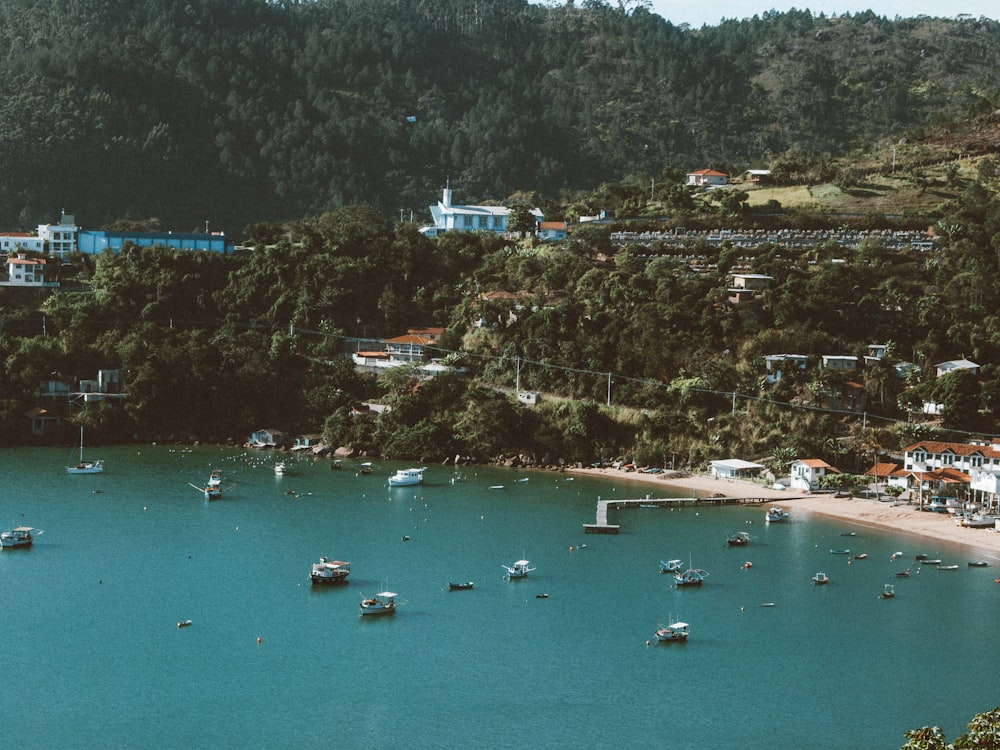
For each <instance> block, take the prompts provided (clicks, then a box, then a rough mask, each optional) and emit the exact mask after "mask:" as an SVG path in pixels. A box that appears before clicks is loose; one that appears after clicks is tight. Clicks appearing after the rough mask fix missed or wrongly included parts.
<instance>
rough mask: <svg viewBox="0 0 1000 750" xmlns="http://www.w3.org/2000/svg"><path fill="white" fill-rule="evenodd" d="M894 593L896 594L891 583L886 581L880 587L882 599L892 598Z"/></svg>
mask: <svg viewBox="0 0 1000 750" xmlns="http://www.w3.org/2000/svg"><path fill="white" fill-rule="evenodd" d="M895 595H896V587H895V586H893V585H892V584H891V583H887V584H886V585H885V586H883V587H882V598H883V599H892V598H893V597H894V596H895Z"/></svg>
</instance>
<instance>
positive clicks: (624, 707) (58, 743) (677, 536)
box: [0, 446, 1000, 750]
mask: <svg viewBox="0 0 1000 750" xmlns="http://www.w3.org/2000/svg"><path fill="white" fill-rule="evenodd" d="M92 457H93V458H104V459H105V462H106V467H107V469H106V473H105V474H103V475H100V476H92V477H79V476H77V477H70V476H68V475H66V474H65V472H64V470H63V468H62V467H63V465H64V464H65V462H66V460H67V459H66V456H65V455H63V453H62V452H61V451H49V450H31V449H22V450H9V451H4V452H3V453H0V486H2V487H3V490H2V494H0V523H2V525H4V526H6V525H7V524H8V523H10V524H12V525H20V524H27V525H30V526H33V527H35V528H37V529H41V530H43V533H42V534H41V535H40V536H38V537H37V541H36V544H35V546H34V547H33V548H32V549H29V550H3V551H2V553H0V586H2V590H3V593H4V597H3V599H4V605H3V607H2V608H0V632H2V634H3V643H4V644H5V648H6V654H5V657H6V662H7V664H8V669H7V675H6V679H5V680H4V683H5V684H4V689H3V691H2V697H0V715H2V716H4V717H6V720H7V721H8V722H10V723H11V724H13V725H15V726H16V727H17V728H18V729H19V731H23V732H27V733H28V734H29V735H30V742H28V743H27V744H28V746H31V747H38V748H55V747H60V748H64V747H84V746H87V747H125V746H130V747H179V746H182V745H183V746H188V747H213V748H216V747H233V748H237V747H239V748H243V747H264V746H267V747H269V748H309V747H348V748H374V747H409V748H459V747H463V748H464V747H468V746H470V745H473V746H479V747H491V748H529V747H530V748H562V747H575V748H579V747H594V748H602V747H610V746H621V747H627V748H654V747H655V748H660V747H663V746H669V747H673V748H720V747H732V746H737V747H741V748H838V749H839V750H843V749H844V748H866V749H867V748H898V747H899V746H900V745H902V744H903V741H904V740H903V732H904V731H905V730H906V729H910V728H914V727H918V726H923V725H927V724H936V725H939V726H941V727H943V728H944V730H945V732H946V734H947V735H948V736H949V737H954V736H955V735H957V734H958V733H959V732H961V731H962V730H963V729H964V727H965V725H966V724H967V723H968V721H969V720H970V719H971V718H972V717H973V715H974V714H976V713H978V712H981V711H985V710H988V709H990V708H993V707H994V706H995V705H996V704H997V702H998V701H997V697H996V695H995V692H994V688H995V678H994V677H993V675H992V671H993V668H992V662H993V660H992V658H991V656H992V655H991V653H990V651H989V648H988V646H987V647H986V648H984V645H985V644H986V643H988V640H989V638H990V636H991V634H992V631H993V629H994V627H995V625H996V622H997V614H998V602H1000V585H997V584H995V583H994V582H993V578H994V577H995V576H997V575H998V571H997V567H996V565H995V564H994V565H992V566H991V567H989V568H985V569H982V568H967V567H966V565H965V563H966V561H967V560H968V559H969V553H967V552H964V551H963V550H962V549H961V548H954V547H952V548H949V547H946V546H944V545H940V544H938V545H934V544H928V543H926V542H922V541H916V540H914V539H912V538H905V537H902V536H899V535H892V534H889V533H881V532H876V531H872V530H867V529H862V528H857V529H856V531H857V533H858V535H857V536H855V537H844V536H841V533H842V532H845V531H848V530H850V527H848V526H847V525H845V524H832V523H829V522H823V521H820V520H809V521H806V520H805V519H804V518H801V517H799V518H796V517H795V516H794V515H793V519H792V522H791V523H788V524H782V525H772V526H767V525H765V524H764V523H763V520H762V519H763V510H762V509H761V508H758V507H744V508H700V509H691V508H688V509H684V510H673V511H671V510H666V509H635V510H621V511H612V513H611V519H610V520H611V521H612V522H615V523H620V524H621V525H622V532H621V534H619V535H617V536H601V535H584V534H583V531H582V524H584V523H592V522H593V520H594V513H595V508H596V502H597V499H598V498H599V497H603V498H605V499H608V498H613V497H616V496H617V497H621V498H627V497H636V496H642V495H644V494H645V493H646V492H648V491H649V490H648V488H644V487H642V486H639V485H629V484H627V483H624V482H622V483H615V482H612V481H602V480H596V479H590V478H580V477H578V478H575V479H574V480H573V481H567V477H566V476H565V475H561V474H553V473H543V472H531V473H529V472H514V471H510V470H502V469H492V468H478V469H469V470H466V477H465V479H464V481H461V482H457V483H454V484H453V483H451V482H450V478H451V476H452V472H451V470H450V469H448V468H444V467H436V466H431V467H429V468H428V470H427V473H426V484H425V485H423V486H420V487H410V488H393V489H390V488H388V487H387V486H386V482H385V479H386V478H387V477H388V475H389V474H391V473H392V472H393V471H394V470H395V469H396V468H402V465H401V464H391V463H385V464H379V465H378V466H377V468H376V471H375V473H374V474H373V475H371V476H358V475H357V474H356V473H355V468H356V464H352V463H351V462H345V463H344V467H345V468H344V469H343V470H341V471H331V470H330V468H329V462H327V461H316V462H312V461H310V460H304V461H299V462H297V463H296V464H295V465H294V471H295V473H294V474H293V475H289V476H284V477H275V475H274V472H273V470H272V468H271V467H272V464H273V460H274V458H273V457H272V456H270V455H269V454H267V453H249V454H248V453H244V452H242V451H233V450H229V449H217V448H194V449H190V450H188V449H184V450H182V449H175V448H168V447H156V446H152V447H142V448H112V449H103V450H101V451H98V452H94V453H93V456H92ZM212 468H222V469H224V470H225V472H226V476H227V478H228V480H229V481H230V482H232V483H234V484H235V487H232V488H230V489H229V490H228V491H227V493H226V496H225V498H224V499H223V500H219V501H215V502H207V501H205V500H204V499H203V498H202V496H201V495H200V494H199V493H198V492H196V491H195V490H194V489H192V488H191V487H190V486H189V484H188V483H189V482H190V483H194V484H197V483H199V482H203V481H204V479H205V478H206V477H207V476H208V473H209V471H210V469H212ZM519 479H520V480H527V481H517V480H519ZM491 485H503V489H489V487H490V486H491ZM94 490H100V492H99V493H95V492H94ZM741 530H748V531H750V533H751V534H752V536H753V539H752V541H751V543H750V546H749V547H746V548H729V547H727V546H726V544H725V540H726V537H727V536H728V535H729V534H731V533H733V532H735V531H741ZM984 533H985V532H984ZM404 537H409V540H408V541H404V540H403V538H404ZM580 545H586V546H585V547H583V548H579V546H580ZM571 547H573V548H574V550H573V551H571V550H570V548H571ZM844 547H850V548H851V549H852V550H853V551H854V552H866V553H868V555H869V557H868V559H866V560H853V555H851V556H842V555H830V554H829V550H830V549H839V548H844ZM896 551H901V552H903V553H904V555H903V557H902V558H900V559H899V560H897V561H892V560H891V559H890V558H891V555H892V554H893V552H896ZM919 552H924V553H929V554H931V555H932V556H935V557H940V558H942V559H944V560H945V562H954V563H959V564H960V566H961V567H960V568H959V570H957V571H954V572H944V571H938V570H934V569H921V572H920V573H919V574H916V571H917V570H918V569H920V568H918V566H917V564H916V563H914V561H913V558H914V555H915V554H917V553H919ZM323 555H325V556H328V557H332V558H338V559H345V560H350V561H351V566H352V573H351V577H350V579H349V583H347V584H346V585H343V586H338V587H331V588H322V589H316V588H313V587H311V586H310V584H309V580H308V571H309V566H310V563H311V562H313V561H315V560H317V559H318V558H319V557H320V556H323ZM522 557H525V558H527V559H529V560H531V562H532V564H533V565H534V566H535V567H536V568H537V570H536V571H535V572H534V573H532V574H531V576H529V577H528V578H527V579H525V580H520V581H507V580H505V579H504V578H503V572H504V571H503V570H502V568H501V567H500V565H501V563H511V562H513V561H514V560H517V559H519V558H522ZM673 557H678V558H682V559H684V560H685V561H687V560H690V561H691V562H693V563H694V565H695V566H696V567H701V568H704V569H705V570H707V571H708V572H709V577H708V579H707V581H706V583H705V585H704V586H703V587H701V588H700V589H676V588H674V587H673V586H671V580H670V578H669V577H668V576H664V575H661V574H660V573H659V568H658V563H659V561H660V560H661V559H667V558H673ZM747 560H749V561H752V563H753V567H752V568H750V569H749V570H745V569H743V567H742V564H743V562H744V561H747ZM906 566H909V567H911V569H913V570H914V573H915V575H913V576H911V577H910V578H908V579H897V578H895V577H894V576H893V575H892V574H893V572H894V571H895V570H898V569H902V568H903V567H906ZM820 570H822V571H825V572H826V573H828V574H829V575H830V578H831V582H830V584H829V585H827V586H824V587H815V586H813V585H812V584H811V582H810V579H811V577H812V575H813V574H814V573H815V572H817V571H820ZM449 580H452V581H460V580H461V581H465V580H473V581H475V584H476V585H475V588H474V589H473V590H470V591H449V590H448V587H447V583H448V581H449ZM886 582H889V583H894V584H895V585H896V593H897V596H896V598H895V599H892V600H882V599H880V598H879V594H880V593H881V591H882V586H883V584H884V583H886ZM385 587H388V588H390V589H391V590H393V591H396V592H398V593H399V602H400V606H399V611H398V612H397V613H396V614H395V615H393V616H390V617H385V618H365V619H362V618H360V617H359V614H358V611H359V610H358V603H359V601H360V599H361V598H362V596H363V595H365V594H371V593H374V592H377V591H381V590H382V589H383V588H385ZM539 593H545V594H548V598H545V599H540V598H536V594H539ZM763 602H773V603H774V605H775V606H773V607H761V606H760V604H761V603H763ZM671 617H673V618H676V619H682V620H684V621H686V622H688V623H690V624H691V636H690V639H689V641H688V642H687V643H664V644H659V643H657V642H656V641H655V638H654V637H653V631H654V629H655V628H656V626H657V624H659V623H666V622H667V621H669V620H670V619H671ZM184 619H191V620H192V621H193V625H192V626H191V627H188V628H183V629H178V628H177V622H178V621H180V620H184ZM258 639H260V640H259V642H258ZM650 640H652V643H650V644H649V645H647V641H650Z"/></svg>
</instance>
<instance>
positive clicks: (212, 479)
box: [205, 469, 222, 487]
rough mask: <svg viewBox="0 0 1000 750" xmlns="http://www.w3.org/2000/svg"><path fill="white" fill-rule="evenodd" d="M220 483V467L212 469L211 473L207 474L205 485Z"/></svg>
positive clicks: (211, 485) (210, 485) (215, 485)
mask: <svg viewBox="0 0 1000 750" xmlns="http://www.w3.org/2000/svg"><path fill="white" fill-rule="evenodd" d="M221 484H222V469H212V473H211V474H209V475H208V482H206V484H205V486H206V487H218V486H220V485H221Z"/></svg>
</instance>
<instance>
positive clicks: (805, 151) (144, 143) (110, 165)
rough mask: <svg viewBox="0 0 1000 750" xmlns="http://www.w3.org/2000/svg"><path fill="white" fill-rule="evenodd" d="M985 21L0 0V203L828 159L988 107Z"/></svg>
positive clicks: (397, 206) (402, 195) (431, 1)
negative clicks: (713, 20)
mask: <svg viewBox="0 0 1000 750" xmlns="http://www.w3.org/2000/svg"><path fill="white" fill-rule="evenodd" d="M998 32H1000V25H998V24H997V23H996V22H993V21H990V20H985V19H978V20H976V19H970V18H962V19H960V20H944V19H935V18H927V17H921V18H916V19H898V20H887V19H885V18H880V17H878V16H876V15H874V14H872V13H870V12H867V13H861V14H857V15H845V16H838V17H825V16H822V15H819V16H814V15H812V14H811V13H809V12H807V11H791V12H788V13H777V12H766V13H763V14H762V15H760V16H759V17H754V18H753V19H750V20H745V21H727V22H725V23H723V24H721V25H719V26H712V27H704V28H701V29H692V28H688V27H686V26H674V25H673V24H671V23H669V22H667V21H665V20H664V19H662V18H661V17H659V16H657V15H655V14H652V13H650V12H649V11H648V10H646V9H645V8H644V7H642V5H641V4H618V3H614V4H613V3H609V2H604V1H603V0H584V2H580V3H574V2H567V3H566V4H565V5H561V6H542V5H530V4H528V3H527V2H526V0H313V1H311V2H305V1H300V2H293V1H283V2H265V1H264V0H197V1H195V2H190V3H164V2H158V1H156V0H48V1H47V2H38V0H6V2H4V3H3V4H2V6H0V50H2V51H0V164H2V165H3V169H2V170H0V227H2V228H5V229H23V228H28V229H30V228H33V227H34V226H35V225H36V224H37V223H41V222H48V221H53V220H55V219H56V218H57V217H58V211H59V209H60V208H62V209H65V210H66V211H69V212H71V213H73V214H75V215H76V217H77V219H78V221H79V222H80V223H81V225H82V226H84V227H85V228H98V227H100V226H102V225H105V224H107V223H110V222H113V221H117V220H119V219H123V218H125V219H146V218H148V217H157V218H158V219H160V221H161V222H162V226H163V227H164V228H169V229H173V230H175V231H193V230H195V229H198V230H200V229H202V228H203V227H204V226H205V222H206V221H209V222H210V225H211V228H213V229H223V230H225V231H226V232H227V233H228V234H229V235H230V236H234V237H240V236H241V233H242V232H243V230H244V228H245V227H246V225H247V224H249V223H252V222H260V221H275V220H277V221H280V220H286V219H296V218H302V217H316V216H319V215H320V214H322V213H324V212H329V211H333V210H335V209H337V208H339V207H342V206H346V205H353V204H364V205H368V206H372V207H373V208H374V209H375V210H376V211H378V212H379V213H380V214H381V215H383V216H385V217H391V218H399V217H400V216H403V217H404V218H408V217H409V216H411V212H412V215H413V216H414V217H415V220H416V221H418V222H423V221H426V220H427V218H428V215H427V206H428V204H429V203H432V202H434V201H436V200H437V197H438V196H439V194H440V190H441V188H442V187H443V186H444V184H445V183H446V181H448V180H450V183H451V185H452V187H453V188H454V189H455V191H456V193H455V195H456V199H458V200H460V201H462V202H465V203H476V202H482V201H486V200H494V201H504V200H507V199H508V198H509V197H510V196H512V195H515V194H519V193H521V194H524V193H526V194H533V195H534V196H535V197H536V199H537V200H538V202H539V203H540V204H542V205H543V206H544V207H545V209H546V213H547V214H548V215H549V217H550V218H557V217H558V214H559V213H560V211H562V210H565V206H567V205H569V204H571V203H572V201H573V197H574V196H575V195H576V194H577V192H578V191H585V192H586V191H592V190H594V189H596V188H597V187H598V186H600V185H602V184H605V183H616V182H618V181H620V180H622V179H624V178H631V179H635V180H637V181H640V182H645V183H646V184H649V183H650V181H651V180H656V179H657V178H661V177H663V176H664V171H665V170H668V171H667V175H666V176H667V177H668V179H663V180H658V183H659V184H662V185H664V189H666V186H667V185H669V184H670V183H671V182H672V181H673V179H674V177H675V174H674V172H671V171H669V170H678V169H679V170H681V171H682V172H683V170H691V169H698V168H702V167H707V166H712V167H719V168H723V169H726V170H728V171H732V172H739V171H741V170H743V169H746V168H749V167H759V166H767V167H775V168H777V169H780V170H781V171H782V172H783V173H784V174H786V175H789V176H791V177H798V178H801V179H810V178H811V176H812V175H814V174H815V171H816V170H817V169H818V170H820V171H821V170H822V165H823V163H824V162H826V161H828V160H829V159H831V158H833V157H836V156H838V155H841V154H844V153H847V152H850V151H852V150H854V149H864V150H868V149H871V148H873V147H875V146H877V145H879V144H886V143H896V142H898V141H899V140H900V139H901V138H903V137H906V136H913V135H914V134H918V133H919V131H920V129H922V128H926V127H928V126H931V125H935V124H938V123H941V122H943V121H944V122H947V121H949V120H951V119H953V118H961V117H965V116H966V115H967V114H969V113H970V112H977V111H992V109H993V105H992V104H991V101H992V98H993V95H994V94H995V92H996V91H997V90H1000V33H998Z"/></svg>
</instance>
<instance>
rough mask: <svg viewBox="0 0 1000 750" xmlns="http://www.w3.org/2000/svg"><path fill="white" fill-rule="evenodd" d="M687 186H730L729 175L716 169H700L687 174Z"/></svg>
mask: <svg viewBox="0 0 1000 750" xmlns="http://www.w3.org/2000/svg"><path fill="white" fill-rule="evenodd" d="M687 184H688V185H694V186H695V187H720V186H722V185H728V184H729V175H728V174H726V173H725V172H719V171H717V170H714V169H699V170H697V171H695V172H688V173H687Z"/></svg>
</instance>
